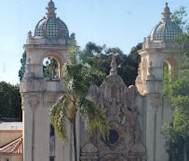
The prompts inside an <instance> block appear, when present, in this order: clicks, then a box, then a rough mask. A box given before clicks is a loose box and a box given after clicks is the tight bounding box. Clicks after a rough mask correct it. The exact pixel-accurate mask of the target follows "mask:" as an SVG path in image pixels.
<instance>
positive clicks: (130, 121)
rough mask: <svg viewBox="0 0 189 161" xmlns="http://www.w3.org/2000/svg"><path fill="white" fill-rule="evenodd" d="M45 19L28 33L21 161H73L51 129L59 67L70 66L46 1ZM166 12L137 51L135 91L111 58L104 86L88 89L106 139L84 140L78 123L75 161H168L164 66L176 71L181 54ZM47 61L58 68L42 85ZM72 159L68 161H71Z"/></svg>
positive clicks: (64, 33)
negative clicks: (104, 120)
mask: <svg viewBox="0 0 189 161" xmlns="http://www.w3.org/2000/svg"><path fill="white" fill-rule="evenodd" d="M47 10H48V12H47V16H46V17H44V18H43V19H42V20H40V21H39V22H38V24H37V26H36V28H35V32H34V35H32V33H31V32H29V33H28V38H27V41H26V44H25V45H24V48H25V50H26V60H27V63H26V72H25V75H24V78H23V81H22V82H21V88H20V91H21V96H22V110H23V122H24V129H23V145H24V146H23V149H24V152H23V154H24V156H23V157H24V161H47V160H49V161H73V160H71V159H70V156H72V155H73V154H72V151H71V149H70V146H69V144H73V143H72V137H73V136H72V134H71V133H70V131H69V125H68V133H70V135H69V137H70V138H69V142H68V143H63V142H62V141H61V140H60V139H59V137H58V136H57V135H56V133H55V132H54V129H53V127H52V126H51V125H50V120H49V115H48V107H49V106H51V105H52V104H53V103H55V101H56V100H57V99H58V97H59V96H60V95H62V94H63V93H64V92H65V90H64V88H63V82H64V77H63V74H62V65H63V64H64V63H66V62H68V60H69V45H68V41H69V40H70V39H71V38H72V37H70V36H69V32H68V28H67V26H66V25H65V23H64V22H63V21H62V20H61V19H59V18H57V17H56V14H55V10H56V8H55V5H54V3H53V1H52V0H51V1H50V2H49V4H48V7H47ZM170 14H171V13H170V10H169V7H168V6H167V4H166V6H165V8H164V11H163V13H162V15H163V18H162V21H161V22H160V23H159V24H158V25H156V26H155V28H154V29H153V30H152V32H151V34H150V36H149V37H147V38H145V40H144V43H143V47H142V49H141V50H140V51H139V54H140V55H141V63H140V67H139V70H138V77H137V79H136V86H135V85H133V86H130V87H127V86H126V85H125V83H124V81H123V80H122V78H121V77H120V76H119V75H117V65H116V60H115V58H113V59H112V64H111V71H110V75H109V76H108V77H107V80H106V81H104V82H103V84H102V85H101V86H100V87H98V86H95V85H94V86H92V87H91V88H90V89H89V93H88V95H87V98H88V99H89V100H91V101H93V102H94V103H96V104H97V105H99V107H100V108H101V109H102V110H103V111H104V112H106V114H107V116H108V119H109V121H110V136H109V139H108V140H105V139H103V138H102V137H101V135H100V134H99V133H98V131H96V132H95V133H93V134H92V136H89V135H88V134H87V132H86V129H85V127H84V124H83V123H82V121H81V120H80V119H79V118H78V122H77V131H78V136H77V138H78V140H79V145H78V147H77V149H78V152H79V153H78V154H79V155H78V158H79V159H80V160H81V161H168V154H167V153H166V149H165V138H164V136H163V134H162V126H163V124H164V123H169V122H170V121H171V111H172V109H171V106H170V102H169V101H168V100H167V99H166V98H164V97H163V96H162V95H161V89H162V80H163V66H164V63H167V64H168V67H169V69H172V68H176V69H179V68H180V66H181V62H182V53H181V51H180V48H179V46H178V45H177V44H176V43H175V41H174V37H175V36H176V35H178V34H179V33H180V32H181V30H180V29H179V27H178V26H176V25H175V24H174V23H173V22H172V21H171V18H170ZM46 57H52V58H54V59H55V60H57V62H58V65H59V70H58V71H59V72H58V73H59V77H58V78H56V79H46V78H44V75H43V60H44V58H46ZM72 158H73V157H72Z"/></svg>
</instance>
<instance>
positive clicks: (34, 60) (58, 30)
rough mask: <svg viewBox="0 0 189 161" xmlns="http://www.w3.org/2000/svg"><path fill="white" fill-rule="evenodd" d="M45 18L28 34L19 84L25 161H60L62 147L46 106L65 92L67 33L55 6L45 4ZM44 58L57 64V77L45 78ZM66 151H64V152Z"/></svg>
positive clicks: (67, 49)
mask: <svg viewBox="0 0 189 161" xmlns="http://www.w3.org/2000/svg"><path fill="white" fill-rule="evenodd" d="M46 9H47V15H46V16H45V17H43V18H42V19H41V20H40V21H39V22H38V23H37V25H36V27H35V31H34V35H32V33H31V31H30V32H29V33H28V37H27V40H26V44H25V45H24V49H25V50H26V67H25V68H26V69H25V74H24V77H23V80H22V82H21V85H20V92H21V97H22V110H23V123H24V129H23V137H24V143H23V144H24V147H23V149H24V153H23V158H24V161H26V160H27V161H47V160H49V161H54V160H55V161H58V160H62V158H63V155H64V156H66V154H63V152H62V151H63V148H65V147H64V146H63V144H62V142H61V141H60V140H59V138H58V137H55V135H56V134H55V133H54V129H53V127H52V126H51V125H50V120H49V114H48V107H49V106H51V105H52V104H53V103H55V101H56V100H57V98H58V97H59V96H60V95H61V94H62V93H64V89H63V82H64V80H63V77H62V76H63V72H62V66H63V64H64V63H66V62H67V61H68V60H69V44H68V42H69V40H70V37H69V32H68V28H67V26H66V24H65V23H64V22H63V21H62V20H61V19H60V18H58V17H56V13H55V10H56V8H55V4H54V2H53V1H52V0H50V2H49V3H48V6H47V7H46ZM45 58H53V59H54V60H56V61H57V64H58V69H57V70H58V72H57V73H58V74H57V76H56V77H53V78H51V79H49V78H45V77H44V73H43V70H44V64H43V60H44V59H45ZM65 151H66V150H65Z"/></svg>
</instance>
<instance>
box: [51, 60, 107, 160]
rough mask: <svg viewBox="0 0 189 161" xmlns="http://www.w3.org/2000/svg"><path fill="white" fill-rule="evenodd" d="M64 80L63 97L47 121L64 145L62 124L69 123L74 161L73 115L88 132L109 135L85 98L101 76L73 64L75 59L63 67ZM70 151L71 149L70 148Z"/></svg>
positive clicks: (97, 111)
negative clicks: (96, 131) (81, 121)
mask: <svg viewBox="0 0 189 161" xmlns="http://www.w3.org/2000/svg"><path fill="white" fill-rule="evenodd" d="M64 76H65V88H66V93H65V94H63V95H62V96H61V97H60V98H59V100H58V101H57V102H56V103H55V104H54V105H53V106H52V107H51V108H50V118H51V123H52V125H53V126H54V127H55V129H56V131H57V132H58V134H59V136H60V137H61V138H62V139H63V140H64V141H68V140H67V139H68V137H67V131H66V122H67V121H69V123H70V126H71V131H72V133H73V144H74V156H75V157H74V159H75V161H78V158H77V156H78V155H77V138H76V136H77V134H76V133H77V131H76V115H77V113H79V115H80V117H81V118H82V119H84V121H85V123H86V124H87V127H88V129H89V131H93V130H95V129H96V128H98V129H99V131H100V132H101V134H102V136H104V137H105V136H106V134H108V131H109V128H108V121H107V119H106V115H105V113H104V112H102V111H101V110H100V108H99V107H97V106H96V105H95V104H93V103H92V102H90V101H89V100H87V99H86V98H85V96H86V92H87V91H88V89H89V87H90V86H91V85H92V84H97V85H99V84H101V82H102V81H103V79H104V78H105V75H104V74H103V73H101V72H99V71H97V70H95V69H92V68H90V67H88V66H85V65H83V64H80V63H77V61H76V59H75V60H74V61H72V63H70V64H67V65H65V66H64ZM70 144H71V143H70ZM70 146H71V145H70ZM70 148H71V149H73V148H72V147H70ZM70 157H72V156H70ZM70 160H72V158H70Z"/></svg>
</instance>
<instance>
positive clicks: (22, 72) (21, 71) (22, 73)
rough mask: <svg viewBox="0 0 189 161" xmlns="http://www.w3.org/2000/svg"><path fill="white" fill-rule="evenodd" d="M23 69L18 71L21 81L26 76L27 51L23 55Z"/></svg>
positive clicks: (21, 60) (21, 61)
mask: <svg viewBox="0 0 189 161" xmlns="http://www.w3.org/2000/svg"><path fill="white" fill-rule="evenodd" d="M20 63H21V67H20V70H19V71H18V76H19V78H20V81H21V80H22V77H23V76H24V72H25V65H26V51H24V53H23V54H22V58H21V59H20Z"/></svg>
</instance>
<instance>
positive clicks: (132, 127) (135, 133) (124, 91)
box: [86, 57, 145, 161]
mask: <svg viewBox="0 0 189 161" xmlns="http://www.w3.org/2000/svg"><path fill="white" fill-rule="evenodd" d="M111 67H112V69H111V72H110V75H109V76H108V77H107V80H106V81H104V82H103V84H102V85H101V86H100V87H98V86H92V87H91V88H90V89H89V92H88V95H87V97H86V98H87V99H88V100H90V101H92V102H94V103H95V104H97V105H98V106H99V107H100V108H101V109H102V110H103V111H104V112H105V113H106V114H107V118H108V120H109V122H110V136H109V139H105V138H102V136H101V135H100V133H98V132H97V134H94V135H93V136H92V137H91V138H92V139H91V142H92V143H93V145H95V146H96V147H97V149H98V155H99V158H102V159H101V160H102V161H111V160H112V161H113V160H116V161H122V160H123V161H126V158H128V160H130V153H132V155H131V156H132V157H135V158H141V157H143V156H145V148H144V147H143V145H142V144H141V143H140V135H141V132H140V129H139V122H138V117H139V113H138V111H137V105H136V99H137V96H138V95H139V94H138V91H137V88H136V86H130V87H127V86H126V85H125V83H124V81H123V80H122V79H121V77H120V76H118V75H117V72H116V70H117V66H116V62H115V57H113V59H112V63H111ZM115 153H120V154H122V155H124V156H125V157H126V158H125V157H123V156H114V155H113V154H115ZM106 154H108V155H107V156H106V157H104V158H103V156H104V155H106ZM101 160H100V161H101ZM139 161H140V160H139Z"/></svg>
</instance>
